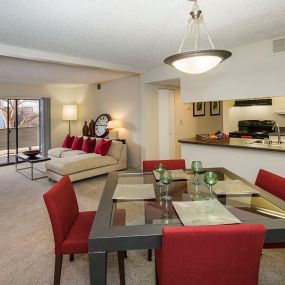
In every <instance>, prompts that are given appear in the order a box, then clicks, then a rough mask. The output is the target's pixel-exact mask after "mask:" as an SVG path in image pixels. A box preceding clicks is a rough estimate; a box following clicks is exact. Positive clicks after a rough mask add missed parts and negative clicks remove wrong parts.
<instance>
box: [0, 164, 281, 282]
mask: <svg viewBox="0 0 285 285" xmlns="http://www.w3.org/2000/svg"><path fill="white" fill-rule="evenodd" d="M105 180H106V176H100V177H97V178H93V179H88V180H85V181H81V182H77V183H75V184H74V186H75V189H76V194H77V198H78V203H79V207H80V210H94V209H97V206H98V202H99V200H100V197H101V193H102V190H103V187H104V184H105ZM52 185H53V183H52V182H49V181H48V180H47V179H46V178H44V179H41V180H37V181H31V180H29V179H27V178H25V177H23V176H22V175H20V174H18V173H16V172H15V169H14V167H13V166H9V167H0V254H1V257H0V284H1V285H6V284H9V285H17V284H23V285H24V284H27V285H33V284H37V285H38V284H52V280H53V267H54V244H53V235H52V230H51V226H50V221H49V218H48V215H47V210H46V208H45V205H44V202H43V198H42V195H43V193H44V192H46V191H47V190H48V189H49V188H50V187H51V186H52ZM284 268H285V250H284V249H277V250H264V252H263V256H262V265H261V270H260V283H259V284H262V285H271V284H272V285H275V284H276V285H278V284H285V270H284ZM126 283H127V284H132V285H135V284H145V285H148V284H154V283H155V282H154V265H153V263H152V262H148V261H146V251H145V250H143V251H129V252H128V258H127V259H126ZM61 284H69V285H72V284H89V269H88V259H87V255H77V256H76V257H75V261H74V262H69V261H68V258H67V257H66V258H65V259H64V261H63V268H62V277H61ZM108 284H112V285H116V284H119V278H118V267H117V259H116V254H113V253H111V254H109V260H108Z"/></svg>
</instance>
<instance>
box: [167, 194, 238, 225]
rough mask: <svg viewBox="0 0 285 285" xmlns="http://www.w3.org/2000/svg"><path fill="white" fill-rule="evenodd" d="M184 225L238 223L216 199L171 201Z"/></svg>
mask: <svg viewBox="0 0 285 285" xmlns="http://www.w3.org/2000/svg"><path fill="white" fill-rule="evenodd" d="M172 204H173V206H174V208H175V210H176V212H177V214H178V216H179V218H180V220H181V222H182V223H183V224H184V225H185V226H201V225H226V224H240V223H241V221H240V220H239V219H237V218H236V217H235V216H234V215H233V214H232V213H230V212H229V211H228V210H227V209H226V208H225V207H224V206H223V205H222V204H221V203H220V202H219V201H218V200H216V199H212V200H205V201H190V202H189V201H187V202H172Z"/></svg>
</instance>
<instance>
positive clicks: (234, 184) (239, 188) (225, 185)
mask: <svg viewBox="0 0 285 285" xmlns="http://www.w3.org/2000/svg"><path fill="white" fill-rule="evenodd" d="M213 191H214V192H215V193H216V195H245V194H259V192H258V191H257V190H256V189H254V188H253V187H250V186H249V185H247V184H245V183H244V182H242V181H241V180H225V181H218V182H217V184H216V185H215V186H213Z"/></svg>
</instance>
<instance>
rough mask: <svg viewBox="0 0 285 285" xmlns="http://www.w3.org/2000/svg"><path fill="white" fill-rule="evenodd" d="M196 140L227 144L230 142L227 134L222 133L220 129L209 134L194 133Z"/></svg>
mask: <svg viewBox="0 0 285 285" xmlns="http://www.w3.org/2000/svg"><path fill="white" fill-rule="evenodd" d="M196 140H197V141H202V142H209V143H217V144H228V143H230V137H229V135H227V134H225V133H222V132H221V131H217V132H215V133H211V134H199V135H196Z"/></svg>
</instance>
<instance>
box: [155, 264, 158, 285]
mask: <svg viewBox="0 0 285 285" xmlns="http://www.w3.org/2000/svg"><path fill="white" fill-rule="evenodd" d="M154 271H155V285H159V279H158V274H157V266H156V263H155V268H154Z"/></svg>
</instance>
